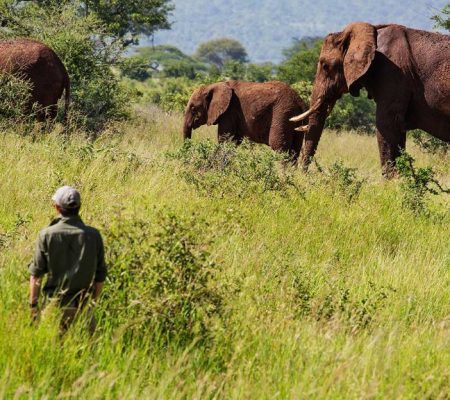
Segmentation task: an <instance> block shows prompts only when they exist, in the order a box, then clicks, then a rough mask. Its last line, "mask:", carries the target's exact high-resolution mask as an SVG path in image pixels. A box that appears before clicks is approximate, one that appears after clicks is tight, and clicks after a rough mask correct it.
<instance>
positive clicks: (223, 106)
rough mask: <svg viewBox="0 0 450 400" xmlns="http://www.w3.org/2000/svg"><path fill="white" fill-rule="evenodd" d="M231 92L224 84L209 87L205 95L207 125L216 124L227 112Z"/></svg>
mask: <svg viewBox="0 0 450 400" xmlns="http://www.w3.org/2000/svg"><path fill="white" fill-rule="evenodd" d="M232 95H233V91H232V90H231V88H230V87H229V86H228V85H227V84H226V83H220V84H218V85H214V86H213V87H211V89H210V90H209V92H208V93H207V96H206V97H207V102H209V106H208V121H207V124H208V125H214V124H217V120H218V119H219V117H220V116H221V115H222V114H223V113H224V112H225V111H227V109H228V107H229V105H230V102H231V97H232Z"/></svg>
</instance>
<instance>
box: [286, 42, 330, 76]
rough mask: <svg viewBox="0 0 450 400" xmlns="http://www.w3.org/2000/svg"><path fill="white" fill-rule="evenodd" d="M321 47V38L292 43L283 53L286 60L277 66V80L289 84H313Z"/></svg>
mask: <svg viewBox="0 0 450 400" xmlns="http://www.w3.org/2000/svg"><path fill="white" fill-rule="evenodd" d="M321 47H322V39H321V38H305V39H302V40H296V41H294V44H293V45H292V46H291V47H289V48H287V49H286V50H285V51H284V56H285V57H286V59H285V60H284V61H283V62H282V63H281V64H280V65H279V66H278V73H277V77H278V79H279V80H281V81H283V82H286V83H289V84H294V83H296V82H299V81H307V82H313V81H314V78H315V76H316V68H317V62H318V60H319V54H320V49H321Z"/></svg>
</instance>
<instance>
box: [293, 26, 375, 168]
mask: <svg viewBox="0 0 450 400" xmlns="http://www.w3.org/2000/svg"><path fill="white" fill-rule="evenodd" d="M376 47H377V31H376V29H375V27H374V26H372V25H370V24H367V23H363V22H356V23H353V24H351V25H349V26H347V28H346V29H345V30H344V31H343V32H339V33H331V34H329V35H328V36H327V37H326V38H325V41H324V43H323V45H322V49H321V52H320V58H319V62H318V64H317V71H316V78H315V81H314V88H313V92H312V96H311V106H310V109H309V110H308V111H306V112H305V113H303V114H301V115H299V116H297V117H294V118H292V119H291V121H296V122H298V121H301V120H304V119H306V118H308V117H309V118H308V126H303V127H300V128H297V129H298V130H301V131H306V135H305V143H304V150H303V157H302V158H303V165H304V167H305V168H307V167H308V165H309V163H310V162H311V159H312V157H313V156H314V154H315V152H316V149H317V145H318V143H319V140H320V136H321V135H322V131H323V127H324V124H325V119H326V118H327V116H328V115H329V113H330V112H331V111H332V109H333V107H334V104H335V103H336V101H337V100H338V99H339V98H340V97H341V96H342V95H343V94H344V93H348V92H350V94H351V95H352V96H358V95H359V91H360V89H361V88H362V79H363V77H364V75H365V74H366V73H367V71H368V70H369V67H370V65H371V63H372V61H373V60H374V58H375V51H376Z"/></svg>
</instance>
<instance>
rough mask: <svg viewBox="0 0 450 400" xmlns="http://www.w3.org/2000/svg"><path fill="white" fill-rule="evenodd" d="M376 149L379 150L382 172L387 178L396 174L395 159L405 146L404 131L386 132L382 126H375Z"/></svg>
mask: <svg viewBox="0 0 450 400" xmlns="http://www.w3.org/2000/svg"><path fill="white" fill-rule="evenodd" d="M377 141H378V149H379V151H380V162H381V168H382V174H383V176H384V177H386V178H387V179H390V178H393V177H395V176H396V174H397V170H396V167H395V160H396V158H397V157H399V156H400V155H401V153H402V151H404V150H405V147H406V131H398V132H396V133H395V134H393V133H392V132H388V133H386V131H385V130H383V128H381V129H380V127H377Z"/></svg>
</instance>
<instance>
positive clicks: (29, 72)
mask: <svg viewBox="0 0 450 400" xmlns="http://www.w3.org/2000/svg"><path fill="white" fill-rule="evenodd" d="M1 72H3V73H8V74H13V75H15V76H19V77H20V78H23V79H25V80H28V81H29V82H30V84H31V97H30V103H29V104H28V111H29V112H31V109H32V106H33V104H35V103H37V104H38V107H39V109H38V110H37V119H38V120H40V121H43V120H44V119H45V118H48V117H49V118H52V119H54V118H55V117H56V113H57V103H58V99H59V98H60V97H61V96H62V94H63V92H64V91H65V116H67V113H68V110H69V103H70V80H69V75H68V73H67V70H66V68H65V67H64V64H63V63H62V61H61V60H60V59H59V57H58V56H57V55H56V53H55V52H54V51H53V50H52V49H50V48H49V47H48V46H46V45H45V44H43V43H41V42H38V41H36V40H32V39H11V40H2V41H0V73H1Z"/></svg>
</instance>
